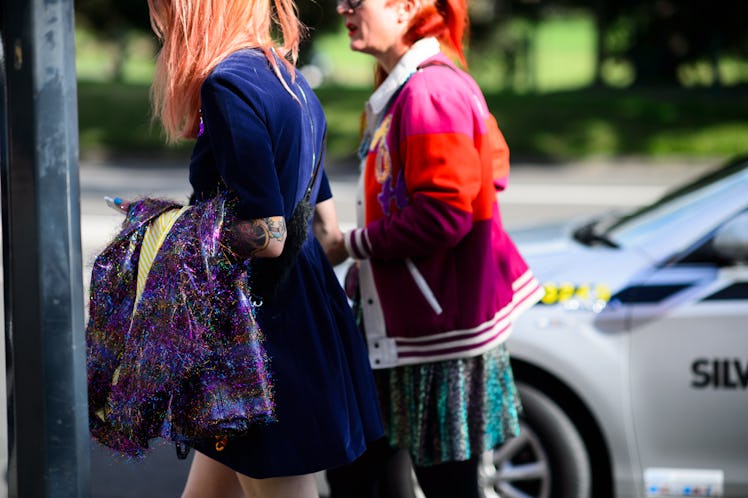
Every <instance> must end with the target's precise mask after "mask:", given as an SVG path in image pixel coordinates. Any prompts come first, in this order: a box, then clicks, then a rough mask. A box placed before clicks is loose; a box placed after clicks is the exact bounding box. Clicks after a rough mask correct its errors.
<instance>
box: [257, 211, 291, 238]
mask: <svg viewBox="0 0 748 498" xmlns="http://www.w3.org/2000/svg"><path fill="white" fill-rule="evenodd" d="M262 221H264V222H265V226H266V227H267V230H268V236H269V237H270V238H272V239H275V240H277V241H278V242H283V241H284V240H286V220H285V218H283V216H272V217H270V218H263V220H262Z"/></svg>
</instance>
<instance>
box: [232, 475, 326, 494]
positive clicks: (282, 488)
mask: <svg viewBox="0 0 748 498" xmlns="http://www.w3.org/2000/svg"><path fill="white" fill-rule="evenodd" d="M237 477H238V478H239V482H240V483H241V486H242V489H243V490H244V494H245V495H246V496H247V497H249V498H319V494H318V493H317V483H316V482H315V480H314V474H305V475H300V476H288V477H271V478H268V479H252V478H251V477H247V476H245V475H241V474H237Z"/></svg>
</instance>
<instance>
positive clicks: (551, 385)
mask: <svg viewBox="0 0 748 498" xmlns="http://www.w3.org/2000/svg"><path fill="white" fill-rule="evenodd" d="M655 167H656V166H655ZM512 236H513V238H514V240H515V242H516V243H517V244H518V246H519V247H520V250H521V252H522V254H523V255H524V256H525V258H526V259H527V261H528V263H529V264H530V266H531V267H532V269H533V271H534V272H535V274H536V275H537V276H538V278H539V279H540V280H541V281H542V282H543V283H544V285H545V287H546V296H545V298H544V300H543V302H542V303H541V304H538V305H536V306H535V307H533V308H532V309H531V310H530V311H528V312H527V313H525V314H524V315H523V316H522V317H521V318H520V319H519V321H518V322H517V324H516V327H515V329H514V332H513V335H512V336H511V337H510V339H509V342H508V344H509V348H510V351H511V353H512V355H513V365H514V369H515V375H516V380H517V382H518V385H519V387H520V392H521V395H522V399H523V402H524V405H525V414H524V418H523V421H522V424H523V425H522V429H523V430H522V434H521V436H520V437H518V438H517V439H515V440H512V441H510V442H508V443H507V444H506V445H504V446H503V447H501V448H499V449H497V450H496V451H494V452H492V453H490V454H487V455H486V458H485V459H484V465H483V466H482V469H481V478H482V479H483V483H484V490H485V492H486V496H487V497H496V496H501V497H535V498H545V497H560V498H610V497H616V498H622V497H655V496H657V497H661V496H668V497H675V496H688V497H692V496H722V497H746V496H748V158H742V159H736V160H734V161H732V162H730V163H729V164H727V165H725V166H724V167H722V168H719V169H717V170H715V171H713V172H711V173H709V174H707V175H706V176H704V177H702V178H700V179H698V180H696V181H694V182H692V183H690V184H688V185H686V186H684V187H682V188H680V189H678V190H676V191H674V192H672V193H670V194H668V195H666V196H665V197H664V198H662V199H661V200H659V201H657V202H655V203H654V204H652V205H649V206H646V207H644V208H642V209H640V210H638V211H636V212H633V213H627V214H624V215H616V214H607V215H604V216H602V217H599V218H595V219H591V220H582V221H579V222H572V223H569V224H567V225H563V226H558V225H554V226H545V227H536V228H530V229H526V230H518V231H513V232H512Z"/></svg>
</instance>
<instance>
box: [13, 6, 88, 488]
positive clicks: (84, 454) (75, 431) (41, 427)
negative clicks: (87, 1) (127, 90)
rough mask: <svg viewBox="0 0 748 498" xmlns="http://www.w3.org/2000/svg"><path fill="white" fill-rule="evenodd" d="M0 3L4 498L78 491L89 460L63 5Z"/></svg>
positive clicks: (70, 48)
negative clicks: (6, 448) (5, 404)
mask: <svg viewBox="0 0 748 498" xmlns="http://www.w3.org/2000/svg"><path fill="white" fill-rule="evenodd" d="M0 8H2V15H1V17H0V34H2V71H3V73H4V75H3V78H0V84H1V85H2V90H3V92H2V98H3V99H5V100H4V104H3V105H0V111H3V113H2V118H3V120H2V121H3V123H2V126H0V131H2V135H3V136H2V137H0V144H1V145H2V155H1V157H0V161H2V164H1V166H2V168H1V171H0V173H1V175H2V176H1V180H2V235H3V283H4V285H3V291H4V305H5V307H4V309H5V338H6V345H7V349H6V365H7V368H6V370H7V376H8V382H7V385H8V394H7V399H8V438H7V441H8V445H9V452H8V459H9V463H8V496H10V497H11V498H17V497H23V498H37V497H39V498H41V497H84V496H88V495H89V494H90V493H89V472H90V470H89V467H90V466H89V458H90V457H89V444H88V441H89V440H88V420H87V413H88V410H87V408H86V376H85V375H86V372H85V351H86V348H85V341H84V337H83V328H84V323H83V281H82V266H81V242H80V201H79V186H78V115H77V97H76V81H75V55H74V54H75V48H74V47H75V44H74V27H73V2H72V0H3V1H2V7H0ZM0 438H2V436H1V435H0Z"/></svg>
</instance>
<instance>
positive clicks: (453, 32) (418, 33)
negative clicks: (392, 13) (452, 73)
mask: <svg viewBox="0 0 748 498" xmlns="http://www.w3.org/2000/svg"><path fill="white" fill-rule="evenodd" d="M420 5H421V8H420V10H419V11H418V13H416V15H415V17H413V19H411V21H410V26H409V27H408V30H407V31H406V33H405V35H404V37H403V38H404V40H405V42H406V43H408V44H409V45H412V44H414V43H415V42H417V41H418V40H420V39H422V38H426V37H429V36H433V37H435V38H436V39H437V40H439V43H440V44H441V46H442V48H443V49H445V51H446V52H447V53H448V55H450V56H451V57H453V58H454V59H456V60H457V61H459V62H460V63H461V64H462V66H463V67H464V68H466V69H467V61H466V60H465V53H464V49H463V40H464V39H465V35H466V34H467V31H468V29H469V21H468V13H467V2H466V0H431V1H429V0H424V1H422V2H421V3H420ZM386 78H387V73H386V72H385V70H384V68H383V67H381V66H380V65H377V69H376V74H375V76H374V82H375V85H376V86H379V85H380V84H381V83H382V82H383V81H384V80H385V79H386Z"/></svg>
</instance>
